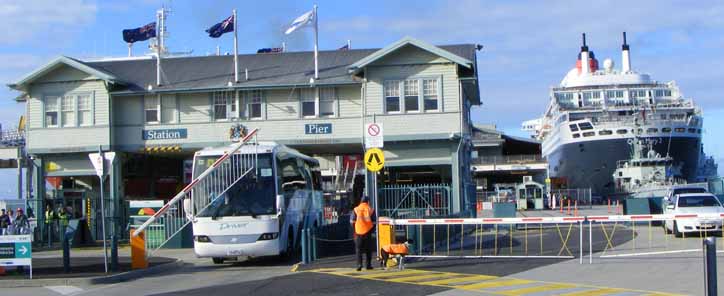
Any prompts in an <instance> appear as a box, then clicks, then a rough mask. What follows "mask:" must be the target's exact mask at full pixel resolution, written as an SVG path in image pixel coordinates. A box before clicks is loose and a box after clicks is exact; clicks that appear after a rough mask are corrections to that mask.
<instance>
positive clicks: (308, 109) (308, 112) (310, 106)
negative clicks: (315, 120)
mask: <svg viewBox="0 0 724 296" xmlns="http://www.w3.org/2000/svg"><path fill="white" fill-rule="evenodd" d="M314 105H316V104H315V102H314V101H311V102H302V116H314V115H315V112H314Z"/></svg>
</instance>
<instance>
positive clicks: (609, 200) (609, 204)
mask: <svg viewBox="0 0 724 296" xmlns="http://www.w3.org/2000/svg"><path fill="white" fill-rule="evenodd" d="M608 213H609V214H611V198H609V199H608Z"/></svg>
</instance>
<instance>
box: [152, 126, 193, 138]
mask: <svg viewBox="0 0 724 296" xmlns="http://www.w3.org/2000/svg"><path fill="white" fill-rule="evenodd" d="M186 137H188V132H187V131H186V129H185V128H177V129H155V130H143V131H141V138H143V139H144V140H175V139H186Z"/></svg>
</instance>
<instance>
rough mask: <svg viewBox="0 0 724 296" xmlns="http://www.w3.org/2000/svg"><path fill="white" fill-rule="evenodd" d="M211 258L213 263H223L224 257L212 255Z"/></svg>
mask: <svg viewBox="0 0 724 296" xmlns="http://www.w3.org/2000/svg"><path fill="white" fill-rule="evenodd" d="M211 260H212V261H214V264H224V258H222V257H214V258H211Z"/></svg>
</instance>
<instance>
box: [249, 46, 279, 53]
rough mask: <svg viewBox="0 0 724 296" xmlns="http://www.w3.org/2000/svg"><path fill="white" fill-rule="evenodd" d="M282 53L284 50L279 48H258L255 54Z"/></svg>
mask: <svg viewBox="0 0 724 296" xmlns="http://www.w3.org/2000/svg"><path fill="white" fill-rule="evenodd" d="M281 52H284V49H283V48H281V47H271V48H260V49H259V50H257V51H256V53H281Z"/></svg>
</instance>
